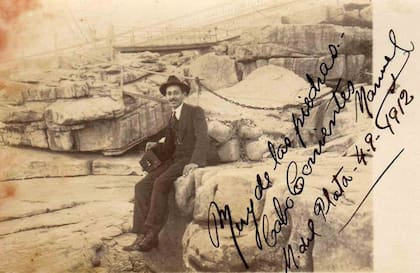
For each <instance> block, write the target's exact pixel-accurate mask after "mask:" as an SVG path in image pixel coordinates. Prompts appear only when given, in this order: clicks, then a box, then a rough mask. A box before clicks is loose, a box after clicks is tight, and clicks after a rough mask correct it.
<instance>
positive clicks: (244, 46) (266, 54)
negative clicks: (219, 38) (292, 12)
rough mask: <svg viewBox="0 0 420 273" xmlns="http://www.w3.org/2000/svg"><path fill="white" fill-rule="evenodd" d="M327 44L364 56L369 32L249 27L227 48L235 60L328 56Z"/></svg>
mask: <svg viewBox="0 0 420 273" xmlns="http://www.w3.org/2000/svg"><path fill="white" fill-rule="evenodd" d="M342 33H344V37H342V38H341V37H340V36H341V34H342ZM330 44H340V48H339V50H338V51H339V53H341V54H346V55H347V54H367V53H368V52H367V51H370V50H371V46H372V30H371V29H366V28H359V27H343V26H334V25H279V26H273V27H271V28H270V31H261V28H252V29H250V30H249V31H246V32H245V33H244V34H243V35H242V36H241V38H240V40H239V41H237V42H235V43H234V44H233V45H232V46H231V47H229V54H230V56H232V57H233V58H235V59H236V60H237V61H250V60H257V59H268V58H274V57H285V56H286V57H304V56H323V55H326V54H328V53H329V51H328V46H329V45H330ZM366 50H367V51H366Z"/></svg>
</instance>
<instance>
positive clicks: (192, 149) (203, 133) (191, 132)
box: [153, 103, 209, 167]
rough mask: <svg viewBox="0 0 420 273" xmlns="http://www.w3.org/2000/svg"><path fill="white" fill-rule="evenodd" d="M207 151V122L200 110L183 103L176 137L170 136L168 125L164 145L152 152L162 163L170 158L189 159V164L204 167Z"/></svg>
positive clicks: (161, 144)
mask: <svg viewBox="0 0 420 273" xmlns="http://www.w3.org/2000/svg"><path fill="white" fill-rule="evenodd" d="M208 149H209V137H208V132H207V122H206V118H205V115H204V111H203V109H202V108H200V107H198V106H192V105H189V104H186V103H184V105H183V106H182V110H181V115H180V117H179V121H178V130H177V135H176V136H175V135H174V134H171V128H170V124H169V125H168V126H167V127H166V129H165V143H159V144H158V145H157V146H156V147H154V148H153V151H154V152H155V153H156V154H157V156H158V157H159V158H160V160H162V161H166V160H168V159H170V158H174V159H175V160H176V159H177V158H185V157H187V158H189V163H195V164H197V165H198V166H200V167H202V166H205V165H206V162H207V153H208Z"/></svg>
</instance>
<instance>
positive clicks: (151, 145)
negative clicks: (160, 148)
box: [144, 142, 157, 152]
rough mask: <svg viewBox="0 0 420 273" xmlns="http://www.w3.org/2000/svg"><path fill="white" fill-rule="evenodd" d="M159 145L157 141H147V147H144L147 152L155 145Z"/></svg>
mask: <svg viewBox="0 0 420 273" xmlns="http://www.w3.org/2000/svg"><path fill="white" fill-rule="evenodd" d="M156 145H157V143H156V142H147V143H146V147H145V148H144V150H145V152H147V151H148V150H150V149H152V148H153V147H155V146H156Z"/></svg>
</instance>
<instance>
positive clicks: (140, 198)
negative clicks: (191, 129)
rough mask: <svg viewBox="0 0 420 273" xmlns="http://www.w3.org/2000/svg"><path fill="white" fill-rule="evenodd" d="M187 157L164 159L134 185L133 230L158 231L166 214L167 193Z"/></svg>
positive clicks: (139, 232)
mask: <svg viewBox="0 0 420 273" xmlns="http://www.w3.org/2000/svg"><path fill="white" fill-rule="evenodd" d="M188 163H189V158H175V159H170V160H168V161H165V162H164V163H163V164H162V165H161V166H159V167H158V168H156V169H155V170H153V171H151V172H150V173H149V174H147V175H146V177H144V178H143V179H142V180H141V181H140V182H138V183H137V184H136V186H135V195H134V197H135V200H134V215H133V232H135V233H137V234H146V232H148V231H151V232H154V233H156V234H157V233H159V231H160V230H161V229H162V228H163V226H164V225H165V222H166V219H167V215H168V195H169V192H170V191H171V189H172V188H173V185H174V182H175V180H176V179H177V178H178V177H180V176H181V175H182V172H183V170H184V166H185V165H187V164H188Z"/></svg>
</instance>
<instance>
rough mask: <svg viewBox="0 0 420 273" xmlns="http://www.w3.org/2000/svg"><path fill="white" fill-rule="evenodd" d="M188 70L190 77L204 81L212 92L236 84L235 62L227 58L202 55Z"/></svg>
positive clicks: (210, 54)
mask: <svg viewBox="0 0 420 273" xmlns="http://www.w3.org/2000/svg"><path fill="white" fill-rule="evenodd" d="M189 68H190V71H189V72H190V74H191V75H192V76H194V77H199V78H203V79H205V81H204V83H205V84H206V86H207V87H209V88H210V89H212V90H219V89H221V88H226V87H230V86H232V85H234V84H236V83H237V82H238V75H237V73H236V67H235V61H234V60H232V59H231V58H229V56H218V55H216V54H214V53H208V54H204V55H202V56H200V57H198V58H197V59H195V60H194V61H193V62H192V63H191V64H190V66H189Z"/></svg>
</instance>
